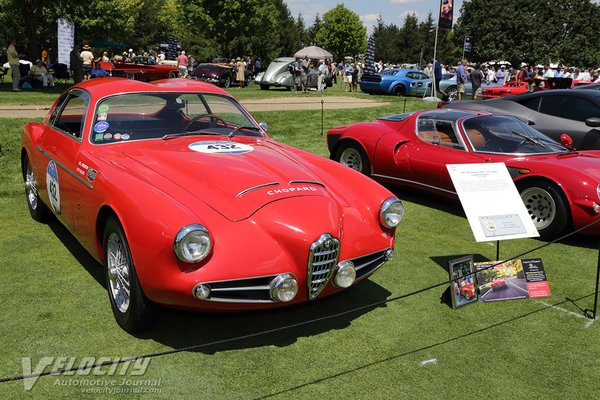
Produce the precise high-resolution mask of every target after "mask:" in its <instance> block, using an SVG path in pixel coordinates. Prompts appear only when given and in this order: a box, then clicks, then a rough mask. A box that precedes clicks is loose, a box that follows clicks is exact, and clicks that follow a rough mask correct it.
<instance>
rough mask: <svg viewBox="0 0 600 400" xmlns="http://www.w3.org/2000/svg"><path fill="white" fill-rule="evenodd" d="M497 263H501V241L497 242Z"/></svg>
mask: <svg viewBox="0 0 600 400" xmlns="http://www.w3.org/2000/svg"><path fill="white" fill-rule="evenodd" d="M496 261H500V241H499V240H496Z"/></svg>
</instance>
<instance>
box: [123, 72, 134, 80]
mask: <svg viewBox="0 0 600 400" xmlns="http://www.w3.org/2000/svg"><path fill="white" fill-rule="evenodd" d="M125 78H127V79H133V80H135V74H130V73H127V74H125Z"/></svg>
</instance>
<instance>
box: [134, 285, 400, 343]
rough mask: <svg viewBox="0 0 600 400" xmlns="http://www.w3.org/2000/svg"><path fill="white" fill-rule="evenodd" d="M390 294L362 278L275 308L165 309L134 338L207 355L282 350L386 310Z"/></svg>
mask: <svg viewBox="0 0 600 400" xmlns="http://www.w3.org/2000/svg"><path fill="white" fill-rule="evenodd" d="M390 295H391V292H389V291H388V290H386V289H385V288H383V287H382V286H380V285H378V284H376V283H374V282H371V281H369V280H365V281H362V282H359V283H357V284H356V286H355V287H351V288H349V289H347V290H345V291H343V292H340V293H337V294H335V295H333V296H330V297H327V298H324V299H320V300H315V301H312V302H310V303H306V304H299V305H295V306H290V307H284V308H279V309H273V310H262V311H245V312H236V313H215V314H208V313H199V312H192V311H182V310H173V309H166V308H164V309H161V312H160V314H161V315H160V321H159V322H158V324H157V325H156V326H155V327H154V328H153V329H152V330H149V331H147V332H142V333H139V334H135V336H136V337H138V338H141V339H152V340H155V341H157V342H159V343H162V344H164V345H166V346H169V347H171V348H173V349H185V351H197V352H202V353H206V354H214V353H216V352H220V351H227V350H234V349H244V348H253V347H263V346H278V347H284V346H288V345H291V344H293V343H295V342H296V341H297V340H298V339H299V338H301V337H308V336H313V335H318V334H322V333H324V332H328V331H331V330H337V329H344V328H346V327H348V326H350V325H351V323H352V321H353V320H354V319H356V318H359V317H360V316H361V315H363V314H366V313H369V312H370V311H372V310H374V309H376V308H379V307H385V300H386V299H387V298H388V297H389V296H390Z"/></svg>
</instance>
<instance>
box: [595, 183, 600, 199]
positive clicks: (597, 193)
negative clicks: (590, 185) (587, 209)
mask: <svg viewBox="0 0 600 400" xmlns="http://www.w3.org/2000/svg"><path fill="white" fill-rule="evenodd" d="M596 196H598V198H599V199H600V184H598V186H596Z"/></svg>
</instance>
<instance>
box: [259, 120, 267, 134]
mask: <svg viewBox="0 0 600 400" xmlns="http://www.w3.org/2000/svg"><path fill="white" fill-rule="evenodd" d="M258 125H259V126H260V127H261V128H262V130H263V131H265V132H269V127H268V126H267V123H266V122H264V121H263V122H259V123H258Z"/></svg>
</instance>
